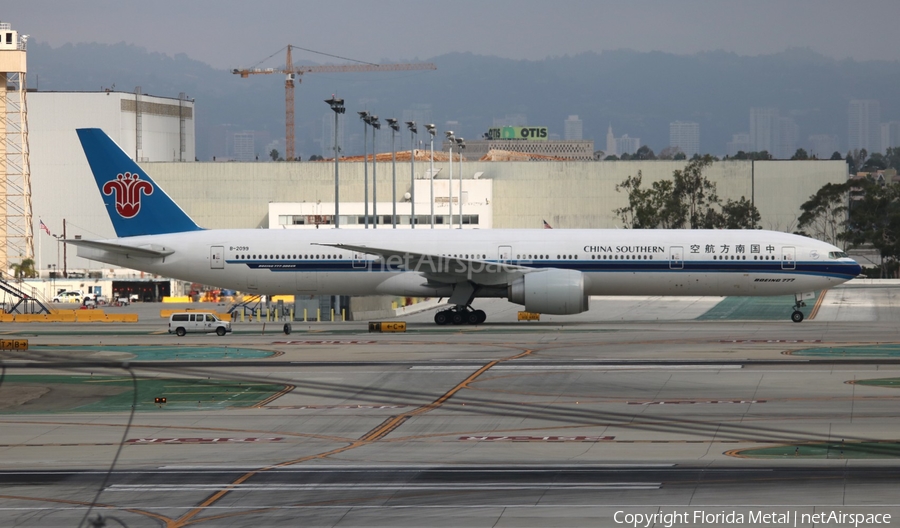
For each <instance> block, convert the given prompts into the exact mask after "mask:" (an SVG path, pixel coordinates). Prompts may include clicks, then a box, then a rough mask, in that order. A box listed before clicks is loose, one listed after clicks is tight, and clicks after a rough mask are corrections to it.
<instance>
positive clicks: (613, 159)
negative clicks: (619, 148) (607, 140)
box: [603, 154, 619, 161]
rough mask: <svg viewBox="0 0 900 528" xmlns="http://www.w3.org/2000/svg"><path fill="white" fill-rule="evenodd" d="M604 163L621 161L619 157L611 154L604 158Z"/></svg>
mask: <svg viewBox="0 0 900 528" xmlns="http://www.w3.org/2000/svg"><path fill="white" fill-rule="evenodd" d="M603 161H619V157H618V156H616V155H615V154H610V155H609V156H606V157H605V158H603Z"/></svg>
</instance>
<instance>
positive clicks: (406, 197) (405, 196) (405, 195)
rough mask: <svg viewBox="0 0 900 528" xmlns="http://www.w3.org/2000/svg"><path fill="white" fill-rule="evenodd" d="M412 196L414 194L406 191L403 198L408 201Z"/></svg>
mask: <svg viewBox="0 0 900 528" xmlns="http://www.w3.org/2000/svg"><path fill="white" fill-rule="evenodd" d="M411 198H412V195H411V194H409V193H404V194H403V199H404V200H406V201H407V202H408V201H409V200H410V199H411Z"/></svg>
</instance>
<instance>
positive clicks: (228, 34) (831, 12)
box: [0, 0, 900, 68]
mask: <svg viewBox="0 0 900 528" xmlns="http://www.w3.org/2000/svg"><path fill="white" fill-rule="evenodd" d="M898 20H900V0H857V1H854V2H848V1H847V0H614V1H606V0H454V1H444V2H439V1H428V0H418V1H412V0H319V1H315V2H313V1H303V0H255V1H251V0H240V1H237V0H144V1H140V2H137V1H133V0H77V1H73V0H18V1H12V0H11V1H9V2H5V5H4V6H3V7H2V8H0V21H3V22H9V23H11V24H12V25H13V28H14V29H16V30H18V31H19V32H20V33H24V34H29V35H31V38H33V39H36V40H39V41H41V42H47V43H49V44H50V45H52V46H54V47H58V46H60V45H63V44H65V43H70V42H71V43H78V42H101V43H118V42H127V43H131V44H135V45H138V46H141V47H144V48H147V49H148V50H149V51H158V52H162V53H166V54H169V55H174V54H176V53H185V54H187V55H188V56H189V57H191V58H194V59H197V60H201V61H204V62H206V63H209V64H210V65H212V66H215V67H220V68H231V67H248V66H252V65H255V64H256V63H258V62H259V61H260V60H262V59H264V58H266V57H267V56H269V55H271V54H273V53H276V52H278V50H280V49H281V48H283V47H284V46H285V45H286V44H289V43H290V44H293V45H295V46H302V47H306V48H311V49H315V50H320V51H325V52H328V53H332V54H335V55H341V56H345V57H350V58H353V59H358V60H363V61H369V62H378V61H382V60H391V61H397V60H409V59H412V58H415V57H417V58H419V59H427V58H430V57H433V56H436V55H441V54H444V53H448V52H453V51H464V52H465V51H470V52H473V53H478V54H483V55H496V56H499V57H506V58H512V59H533V60H536V59H542V58H545V57H547V56H554V55H564V54H575V53H580V52H584V51H597V52H599V51H603V50H610V49H620V48H630V49H634V50H638V51H651V50H659V51H666V52H671V53H677V54H691V53H695V52H698V51H707V50H716V49H723V50H726V51H733V52H736V53H739V54H741V55H759V54H769V53H775V52H779V51H783V50H785V49H787V48H790V47H797V46H801V47H809V48H811V49H813V50H814V51H817V52H819V53H822V54H824V55H827V56H830V57H834V58H845V57H851V58H854V59H860V60H869V59H883V60H900V46H898V45H897V41H898V38H897V21H898ZM277 56H278V57H283V55H282V54H278V55H277ZM295 58H300V59H310V60H315V61H316V62H324V61H326V60H328V59H326V58H323V57H320V56H315V55H310V54H306V53H302V52H298V53H297V54H296V55H295ZM282 60H283V59H282ZM274 64H275V61H274V60H272V61H269V62H266V65H274Z"/></svg>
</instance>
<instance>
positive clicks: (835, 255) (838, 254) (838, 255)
mask: <svg viewBox="0 0 900 528" xmlns="http://www.w3.org/2000/svg"><path fill="white" fill-rule="evenodd" d="M828 258H830V259H842V258H850V257H849V256H848V255H847V254H846V253H844V252H843V251H829V252H828Z"/></svg>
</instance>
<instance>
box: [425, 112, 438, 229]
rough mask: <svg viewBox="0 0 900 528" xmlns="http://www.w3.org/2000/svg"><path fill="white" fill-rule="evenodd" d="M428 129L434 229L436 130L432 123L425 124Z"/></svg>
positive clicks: (429, 174)
mask: <svg viewBox="0 0 900 528" xmlns="http://www.w3.org/2000/svg"><path fill="white" fill-rule="evenodd" d="M425 128H427V129H428V135H430V136H431V167H430V168H429V172H428V180H429V182H428V183H429V186H430V189H431V229H434V135H435V134H436V133H437V131H436V130H435V128H434V125H433V124H428V125H425Z"/></svg>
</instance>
